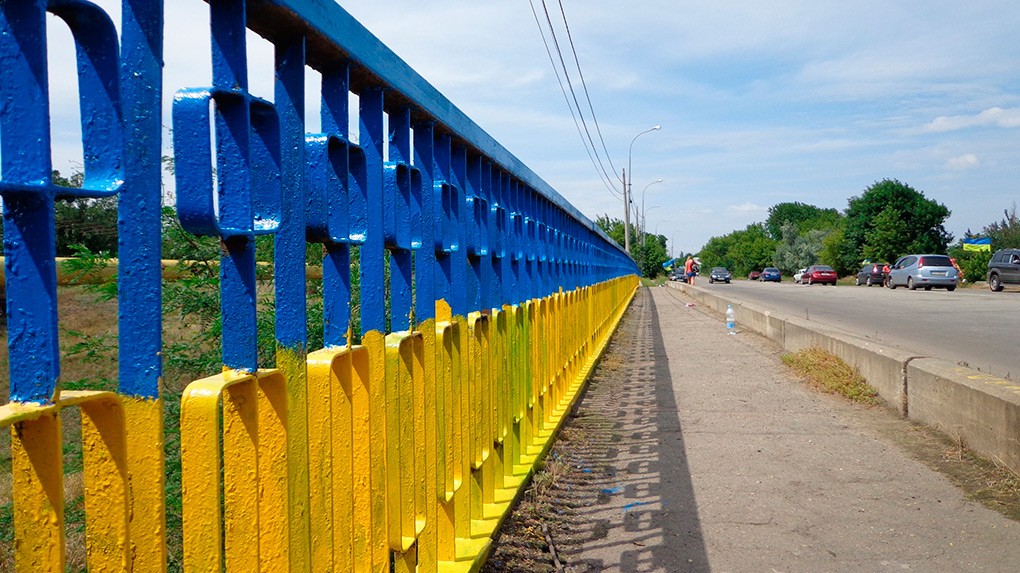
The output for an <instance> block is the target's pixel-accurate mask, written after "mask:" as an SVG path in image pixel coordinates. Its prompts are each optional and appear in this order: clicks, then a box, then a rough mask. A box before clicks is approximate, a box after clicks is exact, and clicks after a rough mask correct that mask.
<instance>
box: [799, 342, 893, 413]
mask: <svg viewBox="0 0 1020 573" xmlns="http://www.w3.org/2000/svg"><path fill="white" fill-rule="evenodd" d="M782 359H783V362H784V363H786V365H787V366H790V367H791V368H793V369H794V370H797V371H798V372H800V373H802V374H804V375H805V376H807V378H808V379H809V380H810V381H811V383H812V384H813V385H815V386H817V387H819V388H822V389H824V390H826V391H827V392H832V393H834V394H840V395H842V396H845V397H846V398H847V399H849V400H850V401H851V402H857V403H860V404H878V403H879V400H878V391H877V390H875V388H874V387H872V386H870V385H869V384H868V382H867V381H866V380H865V379H864V377H863V376H861V374H860V372H858V371H857V369H856V368H854V367H853V366H850V365H849V364H847V363H846V362H843V361H842V360H840V359H839V358H837V357H836V356H833V355H832V354H829V353H828V352H825V351H824V350H822V349H820V348H809V349H807V350H801V351H799V352H794V353H791V354H783V356H782Z"/></svg>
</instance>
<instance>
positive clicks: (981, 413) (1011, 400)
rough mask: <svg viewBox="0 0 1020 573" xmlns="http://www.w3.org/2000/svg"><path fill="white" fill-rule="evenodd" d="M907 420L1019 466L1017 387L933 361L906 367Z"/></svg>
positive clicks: (1019, 396) (1019, 387)
mask: <svg viewBox="0 0 1020 573" xmlns="http://www.w3.org/2000/svg"><path fill="white" fill-rule="evenodd" d="M907 379H908V380H909V381H910V418H912V419H914V420H917V421H918V422H921V423H923V424H925V425H927V426H931V427H933V428H937V429H938V430H940V431H942V432H943V433H945V434H947V435H948V436H950V437H952V438H954V439H957V440H961V441H962V442H963V444H964V445H965V446H967V447H968V448H970V449H972V450H974V451H977V452H982V453H984V454H986V455H988V456H991V457H993V458H996V459H998V460H999V461H1000V462H1002V463H1004V464H1005V465H1007V466H1009V467H1011V468H1013V469H1014V470H1016V469H1017V468H1020V384H1018V383H1016V382H1013V381H1011V380H1005V379H1003V378H997V377H995V376H990V375H988V374H983V373H981V372H977V371H975V370H972V369H970V368H965V367H963V366H958V365H955V364H951V363H949V362H946V361H945V360H937V359H933V358H920V359H917V360H913V361H911V362H910V363H909V364H908V365H907Z"/></svg>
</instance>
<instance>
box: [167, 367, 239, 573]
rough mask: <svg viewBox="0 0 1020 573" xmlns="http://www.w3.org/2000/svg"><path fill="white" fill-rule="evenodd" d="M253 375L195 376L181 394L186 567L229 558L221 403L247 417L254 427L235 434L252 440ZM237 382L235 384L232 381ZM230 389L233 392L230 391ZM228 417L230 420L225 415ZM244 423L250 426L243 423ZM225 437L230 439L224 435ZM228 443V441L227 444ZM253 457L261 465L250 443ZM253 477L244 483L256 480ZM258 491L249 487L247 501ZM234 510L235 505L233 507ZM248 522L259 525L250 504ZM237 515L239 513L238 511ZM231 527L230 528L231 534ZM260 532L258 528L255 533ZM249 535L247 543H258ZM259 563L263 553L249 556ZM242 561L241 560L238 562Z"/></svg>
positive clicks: (206, 566) (213, 567)
mask: <svg viewBox="0 0 1020 573" xmlns="http://www.w3.org/2000/svg"><path fill="white" fill-rule="evenodd" d="M254 380H255V377H254V375H251V374H246V373H242V372H236V371H232V370H231V371H225V372H222V373H220V374H217V375H216V376H211V377H209V378H203V379H201V380H197V381H195V382H192V383H191V384H189V385H188V387H187V388H185V390H184V393H183V394H182V396H181V488H182V497H183V520H184V523H183V525H184V567H185V569H186V570H189V571H221V570H222V567H223V562H224V549H223V538H224V533H223V529H228V528H227V527H224V526H223V508H222V500H221V491H220V487H219V483H220V475H221V472H222V463H223V462H221V459H220V439H221V431H220V425H219V417H220V408H221V400H222V404H223V405H222V408H223V409H224V410H227V411H226V412H224V415H225V416H226V415H227V413H228V412H229V413H230V414H231V416H230V417H231V418H238V417H242V416H243V417H245V418H247V419H248V421H249V424H250V426H251V427H252V431H251V432H247V433H246V434H242V435H232V436H231V437H232V438H234V439H235V441H237V442H240V441H241V438H242V437H244V436H245V435H247V436H248V439H249V441H253V440H254V439H255V437H256V434H255V430H254V425H255V423H256V413H255V408H256V400H255V388H254V384H253V383H254ZM234 386H236V388H234V389H233V390H231V387H234ZM227 392H229V394H226V393H227ZM225 423H227V422H226V421H225ZM241 427H242V428H244V427H245V426H244V425H243V424H242V425H241ZM225 441H226V440H225ZM229 445H230V446H233V448H231V449H232V453H231V456H232V457H233V456H240V455H241V453H240V451H238V450H239V449H240V446H239V445H238V444H236V443H234V444H229ZM223 447H224V448H225V449H226V448H227V447H228V444H227V443H224V446H223ZM245 450H247V452H249V459H250V460H251V462H250V463H251V465H250V468H253V469H254V470H255V471H257V468H258V465H257V463H255V462H254V456H255V446H254V444H249V445H248V447H247V448H245ZM255 483H256V480H255V479H251V480H248V481H247V482H246V484H241V485H242V486H243V485H251V484H255ZM256 495H257V492H255V493H249V497H247V498H245V501H247V500H251V501H253V502H254V500H256V499H257V497H256ZM232 511H236V508H235V510H232ZM246 513H247V514H248V516H249V523H250V524H254V530H255V531H256V532H257V528H258V514H257V512H256V511H255V510H254V508H246ZM235 515H236V513H235ZM231 533H232V532H229V531H228V532H227V533H226V535H227V536H228V537H229V536H230V535H231ZM256 535H257V533H256ZM257 539H258V538H257V537H256V538H255V540H256V541H254V542H253V541H252V540H249V543H248V546H249V547H255V548H256V551H257V547H258V543H257ZM257 564H258V555H257V553H256V554H255V557H254V560H251V561H248V565H249V567H251V566H253V565H254V566H256V567H257ZM238 565H239V563H238Z"/></svg>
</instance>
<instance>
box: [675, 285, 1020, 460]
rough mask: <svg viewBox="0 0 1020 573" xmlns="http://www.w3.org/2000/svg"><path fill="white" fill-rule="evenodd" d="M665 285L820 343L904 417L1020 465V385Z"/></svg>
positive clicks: (766, 331) (774, 332)
mask: <svg viewBox="0 0 1020 573" xmlns="http://www.w3.org/2000/svg"><path fill="white" fill-rule="evenodd" d="M668 285H669V286H670V287H672V288H677V289H679V290H681V291H683V292H684V293H686V294H687V296H689V297H690V298H692V299H694V300H695V302H697V303H699V304H701V305H702V306H703V307H705V308H710V309H712V310H715V311H717V312H720V313H724V312H726V306H727V305H729V304H732V305H733V310H734V313H735V315H736V320H737V325H738V328H740V329H743V330H750V331H753V332H757V333H758V334H761V335H763V336H765V337H767V338H769V339H770V340H773V341H775V342H777V343H778V344H779V345H781V346H782V347H783V348H784V349H786V350H789V351H791V352H796V351H798V350H804V349H807V348H821V349H823V350H825V351H826V352H829V353H831V354H833V355H834V356H837V357H839V358H840V359H841V360H843V361H844V362H846V363H847V364H850V365H851V366H853V367H855V368H857V370H858V371H860V373H861V375H862V376H863V377H864V378H865V379H866V380H867V381H868V383H869V384H871V385H872V386H873V387H874V388H875V389H876V390H877V391H878V395H879V397H880V398H881V399H882V401H884V402H885V403H886V405H888V406H889V407H891V408H893V409H895V410H896V411H898V412H899V413H900V414H901V415H903V416H907V417H909V418H911V419H913V420H916V421H918V422H920V423H923V424H925V425H927V426H930V427H932V428H935V429H938V430H940V431H942V432H944V433H945V434H947V435H949V436H950V437H952V438H954V439H959V440H962V441H963V442H964V443H965V444H966V446H967V447H969V448H970V449H972V450H973V451H975V452H978V453H980V454H981V455H983V456H985V457H989V458H993V459H996V460H999V461H1000V462H1001V463H1003V464H1005V465H1007V466H1009V467H1010V468H1012V469H1013V470H1014V471H1020V384H1018V383H1016V382H1013V381H1010V380H1005V379H1002V378H997V377H994V376H990V375H987V374H984V373H982V372H978V371H977V370H973V369H971V368H965V367H963V366H959V365H956V364H953V363H951V362H948V361H945V360H940V359H937V358H928V357H924V356H920V355H917V354H913V353H911V352H909V351H907V350H903V349H901V348H897V347H893V346H888V345H885V344H879V343H877V342H874V341H872V340H868V339H866V338H861V337H857V336H853V335H850V334H846V333H844V332H842V331H839V330H836V329H833V328H830V327H828V326H827V325H824V324H821V323H818V322H812V321H810V320H807V319H803V318H797V317H785V316H781V315H777V314H776V313H774V312H773V311H770V310H766V309H764V308H762V307H759V306H757V305H755V304H750V303H743V302H738V301H735V300H730V299H727V298H725V297H724V296H722V295H721V294H720V293H717V292H713V291H709V290H707V289H703V288H700V287H697V286H695V287H691V286H689V285H686V284H683V283H675V282H671V283H668Z"/></svg>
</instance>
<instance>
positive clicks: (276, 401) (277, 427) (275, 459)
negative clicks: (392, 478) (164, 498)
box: [224, 364, 308, 571]
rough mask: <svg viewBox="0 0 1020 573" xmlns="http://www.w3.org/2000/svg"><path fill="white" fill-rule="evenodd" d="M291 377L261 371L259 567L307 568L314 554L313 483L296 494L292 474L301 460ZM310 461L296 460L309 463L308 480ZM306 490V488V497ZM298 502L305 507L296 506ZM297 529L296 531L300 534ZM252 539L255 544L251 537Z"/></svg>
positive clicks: (298, 504) (282, 372)
mask: <svg viewBox="0 0 1020 573" xmlns="http://www.w3.org/2000/svg"><path fill="white" fill-rule="evenodd" d="M301 370H302V372H303V370H304V368H303V364H302V369H301ZM291 372H293V370H292V369H291ZM301 377H302V378H304V376H301ZM289 382H291V381H290V380H288V379H287V378H285V377H284V371H283V370H279V369H274V370H266V371H259V376H258V440H257V444H258V523H259V531H258V540H259V543H258V546H259V566H260V569H261V570H262V571H284V570H291V571H301V570H303V569H305V565H307V559H308V555H307V551H306V547H305V543H306V542H307V539H302V538H301V535H302V534H301V531H302V529H304V525H303V521H304V519H305V518H306V516H307V511H306V509H305V508H307V504H308V494H307V487H305V488H301V487H298V488H296V491H297V493H295V495H298V496H299V497H298V498H296V499H292V498H291V484H290V478H291V476H292V475H293V474H292V472H291V471H290V470H289V467H288V466H290V465H292V464H294V463H295V462H294V461H293V460H291V459H290V458H289V456H291V455H292V452H293V448H292V447H290V444H289V442H290V440H289V439H288V430H289V429H291V428H290V424H289V420H288V419H289V418H290V416H289V415H288V403H287V385H288V383H289ZM295 410H297V411H298V412H300V413H304V411H305V410H304V408H295ZM225 419H226V416H224V420H225ZM303 439H304V438H303V436H302V440H303ZM305 447H307V446H305ZM299 449H300V448H299ZM305 452H307V450H305ZM307 460H308V456H307V453H306V455H304V456H303V457H301V458H300V459H299V460H297V462H296V463H299V464H303V465H302V466H301V471H302V473H303V476H304V481H305V484H307V479H308V478H307V476H308V465H307V463H308V461H307ZM247 471H248V472H250V471H251V468H250V467H249V468H248V470H247ZM294 473H296V472H294ZM301 492H303V493H304V495H303V497H301ZM295 506H297V507H298V508H299V509H295ZM228 523H229V522H228ZM291 532H294V534H295V535H293V538H294V539H292V536H291ZM248 543H251V541H250V538H249V540H248ZM232 569H233V568H232Z"/></svg>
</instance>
